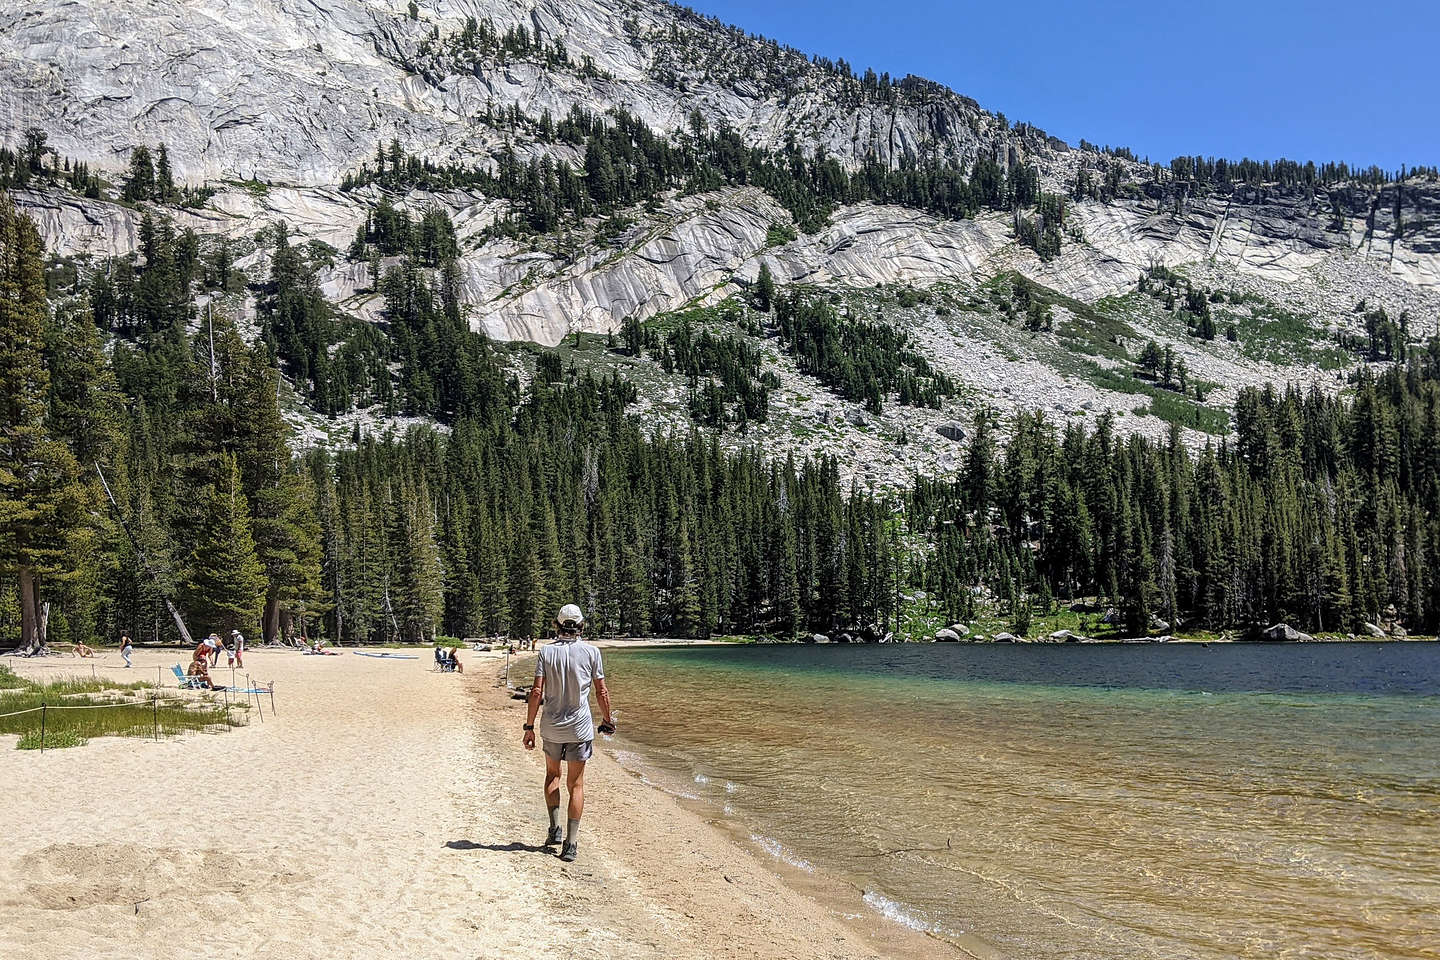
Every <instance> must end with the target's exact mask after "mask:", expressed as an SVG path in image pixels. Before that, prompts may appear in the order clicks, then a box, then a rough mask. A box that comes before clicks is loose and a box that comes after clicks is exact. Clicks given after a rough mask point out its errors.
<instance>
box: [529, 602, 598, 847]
mask: <svg viewBox="0 0 1440 960" xmlns="http://www.w3.org/2000/svg"><path fill="white" fill-rule="evenodd" d="M584 626H585V615H584V613H582V612H581V610H580V608H579V607H577V606H576V605H575V604H573V603H567V604H565V606H563V607H561V608H560V612H559V613H558V614H557V615H556V617H555V631H556V637H555V642H554V643H551V644H548V645H546V646H544V647H542V648H541V649H540V655H539V656H538V657H536V658H535V685H534V686H532V687H531V688H530V699H529V703H528V705H527V709H526V717H525V732H524V734H523V735H522V737H521V742H522V743H524V745H525V749H526V750H533V749H535V715H536V714H537V713H539V712H540V706H541V704H542V703H543V704H544V706H545V712H544V713H543V714H542V715H541V717H540V736H541V737H542V738H544V741H545V745H544V749H545V807H546V809H547V810H548V811H549V814H550V831H549V833H548V834H546V837H545V845H546V846H547V847H548V846H553V845H555V844H557V843H560V842H561V841H562V839H563V841H564V843H563V845H562V846H561V848H560V859H561V860H564V861H565V862H566V863H569V862H571V861H573V860H574V859H575V857H576V856H577V855H578V852H579V842H580V815H581V814H582V813H584V812H585V762H586V761H587V760H589V759H590V755H591V753H593V752H594V741H595V720H594V718H593V717H592V716H591V715H590V687H591V685H592V684H593V685H594V687H595V696H596V699H598V700H599V701H600V710H601V712H602V713H603V714H604V720H603V722H602V723H601V724H600V732H601V733H614V732H615V722H614V720H612V719H611V712H610V691H609V690H608V689H607V688H606V686H605V668H604V666H603V664H602V663H601V662H600V651H599V649H598V648H596V647H595V646H594V645H592V644H589V643H585V642H583V641H581V639H580V633H581V631H582V630H583V629H584ZM562 760H563V761H564V762H565V764H566V767H565V780H566V785H567V789H568V792H569V794H570V806H569V811H568V814H569V819H568V821H567V824H566V829H565V832H564V833H563V834H562V833H561V832H560V763H561V761H562Z"/></svg>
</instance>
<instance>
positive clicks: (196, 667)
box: [185, 650, 215, 690]
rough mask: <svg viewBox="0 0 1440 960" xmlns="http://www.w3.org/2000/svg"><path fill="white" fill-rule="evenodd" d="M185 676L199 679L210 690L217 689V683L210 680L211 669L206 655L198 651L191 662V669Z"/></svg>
mask: <svg viewBox="0 0 1440 960" xmlns="http://www.w3.org/2000/svg"><path fill="white" fill-rule="evenodd" d="M185 675H186V676H188V677H198V678H199V679H200V682H201V683H203V684H204V685H205V688H206V689H208V690H214V689H215V681H213V680H211V679H210V667H209V665H207V664H206V662H205V655H204V654H203V653H200V652H199V651H198V650H197V651H196V653H195V658H194V659H193V660H191V661H190V669H189V670H187V671H185Z"/></svg>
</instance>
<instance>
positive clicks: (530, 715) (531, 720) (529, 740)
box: [520, 673, 545, 750]
mask: <svg viewBox="0 0 1440 960" xmlns="http://www.w3.org/2000/svg"><path fill="white" fill-rule="evenodd" d="M544 696H545V675H544V674H543V673H542V674H538V675H536V677H535V683H534V685H533V686H531V687H530V698H529V699H528V700H527V701H526V702H525V735H524V736H523V737H521V738H520V741H521V742H522V743H523V744H525V749H526V750H534V749H535V715H536V714H537V713H539V712H540V701H541V700H542V699H543V698H544Z"/></svg>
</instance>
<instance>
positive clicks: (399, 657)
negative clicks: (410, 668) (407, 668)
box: [350, 650, 420, 660]
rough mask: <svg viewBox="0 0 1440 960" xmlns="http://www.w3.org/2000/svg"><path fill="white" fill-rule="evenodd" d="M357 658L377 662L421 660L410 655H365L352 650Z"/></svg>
mask: <svg viewBox="0 0 1440 960" xmlns="http://www.w3.org/2000/svg"><path fill="white" fill-rule="evenodd" d="M350 652H351V653H353V654H355V656H357V657H374V658H375V659H377V660H419V659H420V658H419V657H417V656H413V655H411V654H408V653H365V652H363V651H360V650H351V651H350Z"/></svg>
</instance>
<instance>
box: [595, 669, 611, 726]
mask: <svg viewBox="0 0 1440 960" xmlns="http://www.w3.org/2000/svg"><path fill="white" fill-rule="evenodd" d="M595 699H596V700H599V701H600V714H601V716H602V717H603V718H604V719H603V720H601V722H600V732H601V733H614V732H615V721H613V720H612V719H610V688H609V687H607V686H605V678H604V677H596V678H595ZM606 727H609V730H606V729H605V728H606Z"/></svg>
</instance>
